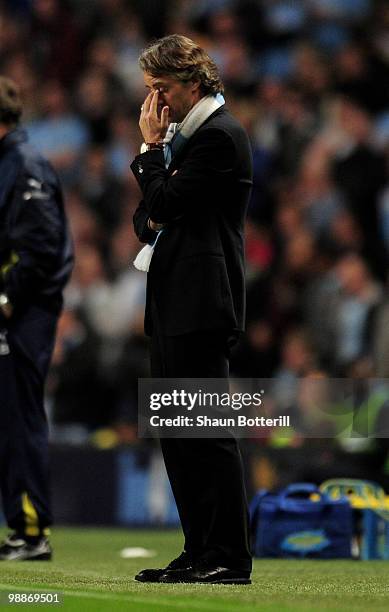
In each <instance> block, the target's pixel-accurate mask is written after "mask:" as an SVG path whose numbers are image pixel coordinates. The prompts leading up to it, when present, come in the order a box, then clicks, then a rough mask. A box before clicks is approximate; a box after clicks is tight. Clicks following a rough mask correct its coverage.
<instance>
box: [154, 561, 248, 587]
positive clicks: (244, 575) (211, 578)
mask: <svg viewBox="0 0 389 612" xmlns="http://www.w3.org/2000/svg"><path fill="white" fill-rule="evenodd" d="M159 582H169V583H172V582H202V583H206V584H251V580H250V572H245V571H242V570H232V569H228V568H226V567H211V566H206V565H203V566H202V565H199V566H197V567H192V568H189V569H183V570H175V571H171V570H167V571H166V572H165V573H163V574H162V575H161V577H160V578H159Z"/></svg>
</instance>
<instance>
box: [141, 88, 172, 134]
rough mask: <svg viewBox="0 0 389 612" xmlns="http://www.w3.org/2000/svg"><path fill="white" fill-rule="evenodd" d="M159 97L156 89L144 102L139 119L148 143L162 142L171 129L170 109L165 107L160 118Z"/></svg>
mask: <svg viewBox="0 0 389 612" xmlns="http://www.w3.org/2000/svg"><path fill="white" fill-rule="evenodd" d="M158 95H159V92H158V90H157V89H156V90H155V91H151V92H150V93H149V95H148V96H147V98H146V100H145V101H144V103H143V105H142V108H141V114H140V119H139V127H140V130H141V132H142V136H143V139H144V141H145V142H146V143H150V142H161V141H162V140H163V139H164V137H165V135H166V130H167V128H168V127H169V107H168V106H164V107H163V109H162V111H161V116H160V117H158Z"/></svg>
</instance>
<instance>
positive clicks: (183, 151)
mask: <svg viewBox="0 0 389 612" xmlns="http://www.w3.org/2000/svg"><path fill="white" fill-rule="evenodd" d="M225 112H227V109H226V107H225V105H223V106H221V107H220V108H217V109H216V110H215V111H214V112H213V113H212V114H211V115H209V117H207V119H206V120H205V121H204V122H203V123H202V124H201V125H200V127H199V128H198V129H197V130H196V131H195V132H194V134H192V136H191V137H190V138H189V139H188V141H187V142H186V143H185V144H184V145H183V146H182V147H181V149H180V150H179V151H178V153H177V154H176V155H175V156H174V157H173V158H172V161H171V162H170V165H169V168H168V171H169V174H170V175H171V174H173V172H174V171H175V170H176V169H177V168H178V167H179V165H180V162H181V161H182V159H183V158H184V157H185V155H186V152H187V150H188V147H189V145H190V144H191V141H192V138H193V136H195V135H196V134H197V133H198V131H199V130H201V128H202V127H203V126H204V125H207V123H208V121H210V120H211V119H213V117H217V116H218V115H221V114H223V113H225Z"/></svg>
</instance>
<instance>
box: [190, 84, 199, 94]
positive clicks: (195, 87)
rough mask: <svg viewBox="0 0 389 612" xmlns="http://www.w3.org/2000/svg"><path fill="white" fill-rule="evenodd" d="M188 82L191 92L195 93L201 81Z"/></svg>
mask: <svg viewBox="0 0 389 612" xmlns="http://www.w3.org/2000/svg"><path fill="white" fill-rule="evenodd" d="M190 83H191V91H192V93H195V92H196V91H198V90H199V89H200V87H201V81H190Z"/></svg>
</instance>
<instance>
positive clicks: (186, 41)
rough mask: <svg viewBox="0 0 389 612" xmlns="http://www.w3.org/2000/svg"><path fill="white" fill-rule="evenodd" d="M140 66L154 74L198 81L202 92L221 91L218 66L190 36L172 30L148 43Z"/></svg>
mask: <svg viewBox="0 0 389 612" xmlns="http://www.w3.org/2000/svg"><path fill="white" fill-rule="evenodd" d="M139 66H140V68H141V70H143V72H147V73H148V74H151V75H152V76H153V77H160V76H171V77H173V78H175V79H176V80H177V81H182V82H189V81H200V83H201V90H202V92H203V94H204V95H207V94H217V93H219V92H220V93H223V92H224V86H223V83H222V81H221V79H220V76H219V71H218V68H217V66H216V64H215V62H214V61H213V59H211V58H210V57H209V55H208V53H207V52H206V51H205V50H204V49H202V48H201V47H200V46H199V45H197V44H196V43H195V42H193V40H191V39H190V38H187V37H186V36H181V35H180V34H171V35H170V36H165V37H164V38H160V39H159V40H157V41H155V42H153V43H151V44H150V45H149V46H148V47H146V49H144V51H143V52H142V54H141V56H140V58H139Z"/></svg>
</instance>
